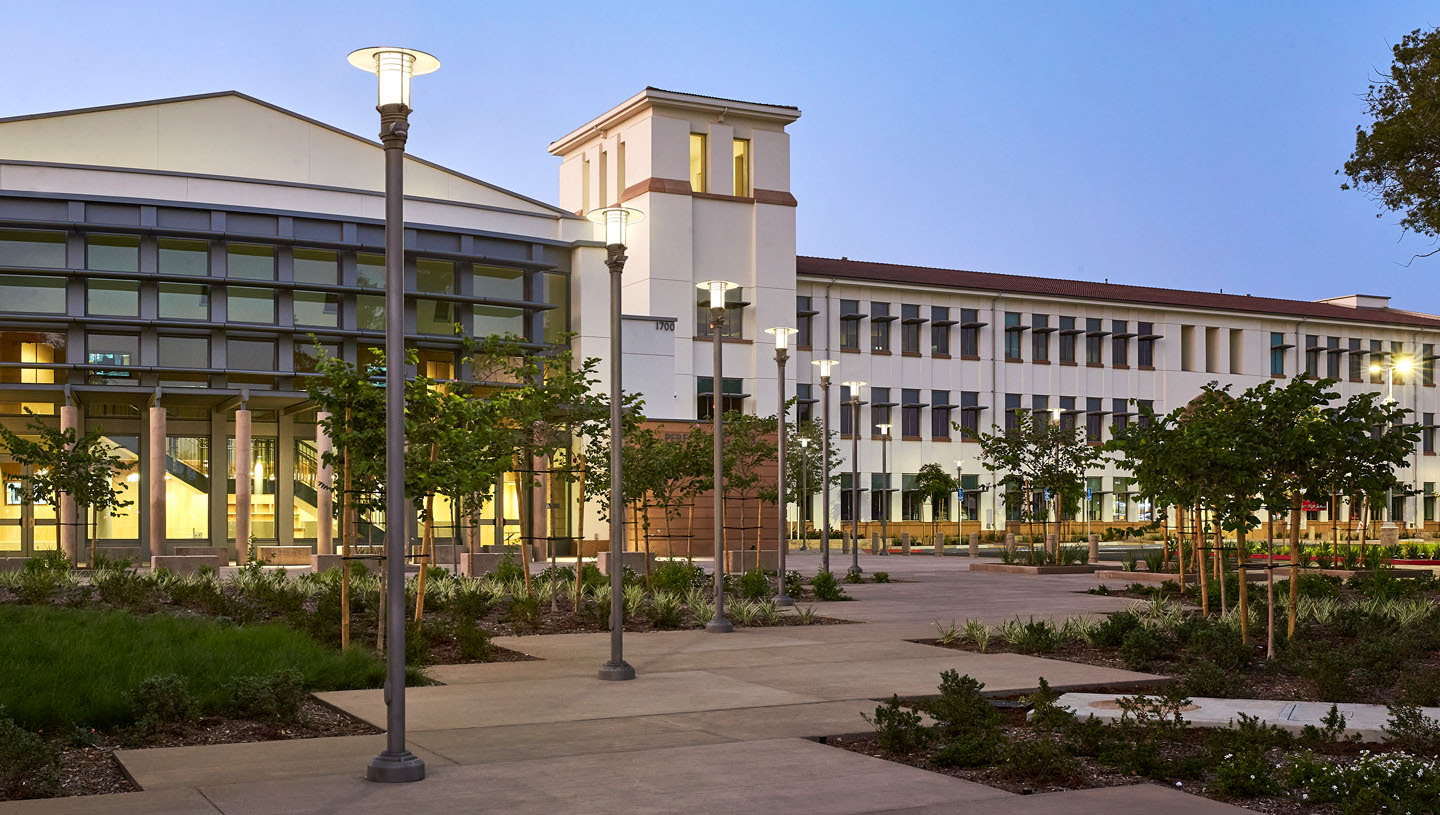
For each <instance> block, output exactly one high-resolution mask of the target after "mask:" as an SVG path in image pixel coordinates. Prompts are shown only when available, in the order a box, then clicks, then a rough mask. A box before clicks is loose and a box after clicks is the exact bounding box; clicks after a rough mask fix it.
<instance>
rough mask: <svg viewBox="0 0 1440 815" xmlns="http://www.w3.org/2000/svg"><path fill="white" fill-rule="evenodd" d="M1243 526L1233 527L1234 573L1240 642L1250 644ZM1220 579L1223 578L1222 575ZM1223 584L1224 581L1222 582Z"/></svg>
mask: <svg viewBox="0 0 1440 815" xmlns="http://www.w3.org/2000/svg"><path fill="white" fill-rule="evenodd" d="M1245 555H1246V553H1245V526H1244V524H1240V525H1238V526H1237V527H1236V528H1235V574H1236V576H1237V577H1239V578H1240V581H1239V584H1238V589H1239V593H1240V602H1239V607H1240V642H1242V643H1244V644H1246V645H1249V644H1250V616H1249V611H1250V606H1249V604H1248V602H1247V600H1248V599H1249V596H1250V590H1249V587H1248V585H1247V584H1248V583H1249V582H1250V581H1249V580H1246V579H1245ZM1220 579H1221V580H1222V581H1223V580H1224V579H1225V578H1224V576H1223V575H1222V576H1221V578H1220ZM1221 585H1222V586H1223V585H1224V583H1223V582H1222V583H1221Z"/></svg>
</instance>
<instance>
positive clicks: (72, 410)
mask: <svg viewBox="0 0 1440 815" xmlns="http://www.w3.org/2000/svg"><path fill="white" fill-rule="evenodd" d="M60 429H61V430H74V431H75V433H76V435H79V433H80V409H79V408H78V407H76V406H74V405H61V406H60ZM58 509H59V510H60V512H59V515H58V516H57V517H56V519H55V520H56V521H57V522H58V523H59V524H60V551H62V552H64V553H65V557H66V558H68V559H69V560H70V562H71V563H79V562H80V560H79V559H80V530H79V528H78V527H77V526H76V523H77V522H78V519H77V518H76V515H75V499H74V498H71V497H70V496H69V495H66V494H65V493H61V494H60V506H59V507H58Z"/></svg>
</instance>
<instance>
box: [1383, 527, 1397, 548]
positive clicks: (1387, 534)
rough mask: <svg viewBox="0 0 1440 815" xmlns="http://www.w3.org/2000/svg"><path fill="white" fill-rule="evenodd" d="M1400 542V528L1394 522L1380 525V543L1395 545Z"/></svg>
mask: <svg viewBox="0 0 1440 815" xmlns="http://www.w3.org/2000/svg"><path fill="white" fill-rule="evenodd" d="M1399 542H1400V529H1399V528H1398V527H1396V526H1395V525H1394V524H1385V525H1384V526H1382V527H1380V545H1381V546H1394V545H1396V544H1398V543H1399Z"/></svg>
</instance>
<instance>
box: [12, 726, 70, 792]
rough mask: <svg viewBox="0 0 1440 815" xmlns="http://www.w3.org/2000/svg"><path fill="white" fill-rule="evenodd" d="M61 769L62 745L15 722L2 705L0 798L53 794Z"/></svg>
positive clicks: (56, 787) (58, 784)
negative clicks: (57, 744)
mask: <svg viewBox="0 0 1440 815" xmlns="http://www.w3.org/2000/svg"><path fill="white" fill-rule="evenodd" d="M59 771H60V748H59V747H57V746H56V745H54V744H52V743H50V742H48V741H46V740H45V739H43V738H41V737H40V736H39V735H37V734H35V733H31V732H30V731H28V730H26V729H24V728H22V727H20V726H19V725H17V724H15V722H14V721H12V720H11V719H10V718H9V717H8V716H6V715H5V709H4V708H0V800H3V799H7V798H9V799H15V798H31V797H34V798H42V797H47V796H50V795H53V794H54V793H55V791H56V790H57V789H58V788H59V786H60V772H59Z"/></svg>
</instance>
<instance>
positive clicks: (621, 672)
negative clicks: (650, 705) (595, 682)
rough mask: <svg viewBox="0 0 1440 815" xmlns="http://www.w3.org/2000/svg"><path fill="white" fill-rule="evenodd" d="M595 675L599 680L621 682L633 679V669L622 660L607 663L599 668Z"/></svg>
mask: <svg viewBox="0 0 1440 815" xmlns="http://www.w3.org/2000/svg"><path fill="white" fill-rule="evenodd" d="M596 675H597V676H599V678H601V679H605V680H609V681H613V682H621V681H624V680H626V679H634V678H635V669H634V668H633V667H631V665H630V663H628V662H625V661H624V660H621V661H620V662H618V663H617V662H607V663H605V664H604V665H601V666H600V670H599V672H598V673H597V674H596Z"/></svg>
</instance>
